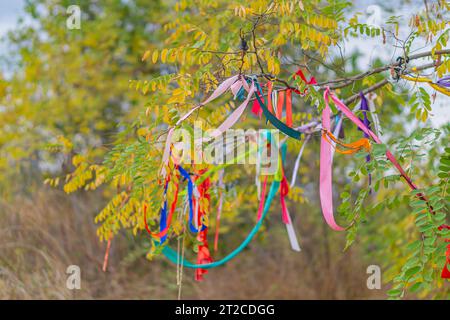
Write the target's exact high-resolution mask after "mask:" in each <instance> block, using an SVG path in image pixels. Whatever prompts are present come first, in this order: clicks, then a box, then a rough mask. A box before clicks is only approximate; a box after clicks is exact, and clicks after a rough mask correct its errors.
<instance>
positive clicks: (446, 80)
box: [436, 75, 450, 88]
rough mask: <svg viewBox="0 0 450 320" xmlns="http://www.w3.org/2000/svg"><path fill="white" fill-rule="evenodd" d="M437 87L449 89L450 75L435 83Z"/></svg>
mask: <svg viewBox="0 0 450 320" xmlns="http://www.w3.org/2000/svg"><path fill="white" fill-rule="evenodd" d="M436 83H437V84H438V85H440V86H441V87H444V88H450V75H447V76H444V77H443V78H441V79H439V80H438V81H436Z"/></svg>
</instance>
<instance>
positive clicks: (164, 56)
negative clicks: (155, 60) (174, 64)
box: [161, 48, 169, 63]
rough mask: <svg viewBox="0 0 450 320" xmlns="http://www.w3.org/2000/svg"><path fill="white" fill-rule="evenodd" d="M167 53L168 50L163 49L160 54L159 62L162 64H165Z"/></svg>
mask: <svg viewBox="0 0 450 320" xmlns="http://www.w3.org/2000/svg"><path fill="white" fill-rule="evenodd" d="M168 52H169V50H167V49H166V48H165V49H163V51H162V52H161V62H162V63H166V58H167V53H168Z"/></svg>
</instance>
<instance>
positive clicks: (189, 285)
mask: <svg viewBox="0 0 450 320" xmlns="http://www.w3.org/2000/svg"><path fill="white" fill-rule="evenodd" d="M98 198H99V197H98V196H96V195H95V194H93V195H88V196H87V195H72V196H67V195H65V194H62V193H61V192H58V191H53V190H48V189H43V190H41V191H39V192H36V193H35V194H34V195H33V196H32V197H28V198H25V197H23V196H20V197H17V199H15V201H13V202H10V203H1V204H0V298H1V299H176V297H177V290H178V288H177V286H176V283H175V273H176V268H175V266H173V265H170V264H169V263H167V262H166V261H164V260H163V259H157V261H153V262H149V261H147V260H146V259H145V258H144V255H145V250H144V249H143V247H145V245H146V242H145V241H143V239H134V238H132V237H131V236H129V235H126V234H124V235H121V236H119V237H118V238H116V239H115V240H114V241H113V245H112V249H111V257H110V265H109V271H108V272H107V273H103V272H102V271H101V270H100V268H101V264H102V260H103V254H104V250H105V244H103V243H99V241H98V239H97V237H96V234H95V230H96V226H95V225H94V223H93V216H94V214H95V212H97V210H98V209H99V205H100V204H99V201H98ZM293 214H295V213H293ZM272 224H273V225H272V226H270V228H271V229H270V232H268V233H267V238H266V239H264V241H262V242H261V241H258V242H257V243H252V245H251V247H250V249H249V250H248V251H247V253H244V254H241V255H240V256H239V257H238V258H237V259H235V260H233V261H232V262H230V263H229V264H228V265H226V266H225V267H222V268H218V269H215V270H210V272H209V274H207V275H206V276H205V280H204V281H203V282H195V281H194V280H193V271H192V270H185V272H184V277H183V279H184V282H183V298H186V299H188V298H190V299H355V298H362V299H364V298H383V295H382V293H380V292H374V291H370V290H368V289H367V288H366V277H367V275H366V273H365V268H366V267H365V265H364V264H363V263H362V262H361V261H360V259H358V258H357V257H359V255H358V254H357V253H356V252H353V251H349V252H347V253H345V254H343V253H342V252H341V248H342V246H341V243H338V244H337V243H336V239H329V237H330V234H329V232H328V231H326V230H323V232H322V231H321V232H320V233H317V234H314V233H312V232H311V229H312V228H311V222H308V221H303V222H302V225H301V226H300V225H299V226H298V227H299V228H300V227H301V230H300V233H301V235H302V237H301V245H302V247H303V251H302V252H301V253H293V252H292V251H290V250H289V249H288V244H287V240H286V236H285V234H284V230H283V229H282V228H280V227H278V226H277V224H276V223H275V222H274V223H272ZM224 238H225V237H223V239H224ZM230 241H234V242H236V241H239V239H232V240H230V239H224V240H223V241H222V244H221V245H222V246H226V245H227V243H230ZM226 249H229V248H224V251H225V250H226ZM220 254H222V252H220ZM72 264H75V265H78V266H80V268H81V277H82V283H81V286H82V289H81V290H68V289H67V288H66V279H67V275H66V273H65V272H66V268H67V267H68V266H69V265H72Z"/></svg>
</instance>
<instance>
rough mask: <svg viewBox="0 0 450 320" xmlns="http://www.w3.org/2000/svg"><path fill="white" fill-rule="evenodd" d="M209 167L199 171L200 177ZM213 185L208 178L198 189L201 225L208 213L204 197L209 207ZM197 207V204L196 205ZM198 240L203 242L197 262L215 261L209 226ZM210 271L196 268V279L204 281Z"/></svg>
mask: <svg viewBox="0 0 450 320" xmlns="http://www.w3.org/2000/svg"><path fill="white" fill-rule="evenodd" d="M206 171H207V169H203V170H200V171H199V172H198V174H199V175H198V176H197V178H198V177H200V176H201V175H202V174H203V173H205V172H206ZM210 186H211V181H210V179H209V178H206V179H205V180H204V181H203V182H202V183H201V184H200V185H198V187H197V188H198V191H199V193H200V197H199V199H198V201H200V204H202V205H199V214H198V221H197V223H198V225H201V224H202V223H203V222H202V217H203V216H204V215H206V214H207V211H208V209H207V208H204V207H203V204H204V202H203V203H202V199H206V201H207V206H208V208H209V201H210V199H211V196H210V194H209V188H210ZM194 207H195V205H194ZM197 240H198V241H199V242H201V243H202V244H200V245H199V246H198V253H197V264H206V263H211V262H213V259H212V258H211V253H210V252H209V247H208V228H205V229H204V230H203V231H200V232H199V233H198V235H197ZM206 273H208V270H206V269H196V270H195V280H196V281H202V280H203V275H204V274H206Z"/></svg>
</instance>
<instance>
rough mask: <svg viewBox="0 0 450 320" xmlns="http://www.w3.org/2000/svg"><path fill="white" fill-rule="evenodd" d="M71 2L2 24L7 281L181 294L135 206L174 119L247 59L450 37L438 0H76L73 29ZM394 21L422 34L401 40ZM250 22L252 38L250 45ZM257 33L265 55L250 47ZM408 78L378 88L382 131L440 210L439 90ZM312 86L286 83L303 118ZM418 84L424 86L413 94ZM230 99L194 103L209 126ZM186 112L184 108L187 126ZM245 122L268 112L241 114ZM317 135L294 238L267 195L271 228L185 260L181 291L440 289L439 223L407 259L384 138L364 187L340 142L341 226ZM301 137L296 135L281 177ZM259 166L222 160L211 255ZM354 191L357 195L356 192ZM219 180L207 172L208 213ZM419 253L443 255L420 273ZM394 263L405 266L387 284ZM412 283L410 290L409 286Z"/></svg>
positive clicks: (33, 294) (325, 56)
mask: <svg viewBox="0 0 450 320" xmlns="http://www.w3.org/2000/svg"><path fill="white" fill-rule="evenodd" d="M72 4H74V3H73V1H56V0H35V1H27V4H26V7H25V12H26V15H27V17H28V18H29V19H30V20H31V21H32V23H31V24H30V23H18V25H17V28H15V29H14V30H13V31H11V32H10V33H9V34H8V36H7V38H6V39H4V41H5V42H6V43H7V48H8V50H7V52H6V53H5V54H3V56H2V60H1V62H2V70H3V72H2V74H0V81H1V82H0V94H1V102H0V193H1V195H2V201H1V203H0V227H1V228H0V243H1V245H0V246H1V247H2V248H1V250H0V297H1V298H19V299H20V298H63V299H69V298H125V299H126V298H145V299H166V298H176V294H177V291H178V288H177V285H176V278H175V277H176V276H175V273H176V267H175V266H174V265H171V264H170V263H169V262H167V261H165V259H164V258H163V257H160V256H153V255H152V254H151V253H152V248H151V243H150V241H149V239H148V237H147V235H146V234H145V231H143V227H144V225H143V221H142V204H143V203H144V202H145V203H148V204H150V206H151V210H150V217H151V218H152V219H154V222H156V221H157V217H158V208H159V206H160V205H161V197H162V190H161V188H160V187H159V185H158V184H157V181H156V176H157V173H158V170H159V165H160V161H161V153H162V147H163V142H164V137H165V136H164V134H163V133H164V130H165V129H166V128H167V126H168V125H171V124H173V123H175V122H176V120H177V119H179V117H180V116H181V115H182V114H184V113H185V112H186V111H188V110H190V109H191V108H192V107H193V106H195V105H196V103H198V102H199V101H200V100H201V99H202V97H204V96H205V95H206V94H207V93H208V92H210V91H211V90H212V89H213V88H214V87H215V86H216V85H217V84H218V83H219V82H221V81H222V80H223V79H224V78H226V77H228V76H230V75H232V74H235V73H238V72H239V71H240V70H242V72H244V73H245V74H253V73H258V74H260V73H261V72H262V70H260V69H261V67H262V68H263V70H264V71H265V72H267V73H268V74H272V75H274V76H277V77H279V78H280V79H286V80H288V81H289V82H290V83H291V84H295V85H299V86H301V87H302V85H301V84H300V82H299V81H298V80H297V81H295V80H293V79H292V78H291V75H292V74H293V73H294V72H295V71H296V70H297V69H298V68H299V67H301V68H303V70H304V71H305V72H307V73H310V74H312V75H314V76H315V77H316V78H317V80H318V81H319V82H321V81H327V80H331V79H336V78H342V77H349V76H353V75H356V74H359V73H360V72H364V71H366V70H367V69H369V68H374V67H379V66H383V65H386V64H388V63H390V62H391V61H389V60H386V58H385V57H383V56H381V55H380V57H377V53H376V52H375V53H374V57H373V59H372V61H371V65H370V66H369V65H367V64H362V66H361V63H360V60H361V54H360V53H358V51H350V50H348V51H345V50H344V51H343V50H342V49H343V48H344V47H345V45H347V44H348V43H352V42H353V43H354V42H358V41H367V39H371V40H370V41H374V42H376V43H379V44H380V45H382V46H384V47H385V48H386V50H389V51H392V52H396V51H395V49H394V46H395V45H397V46H401V49H399V51H397V55H402V54H403V53H404V52H402V50H406V54H410V53H416V52H422V50H423V51H426V50H441V49H445V48H446V41H447V39H448V24H446V22H445V21H448V19H446V16H448V5H446V4H445V3H444V1H434V2H433V3H432V4H433V6H431V3H430V6H429V7H427V8H425V7H422V8H421V9H420V10H418V11H417V12H409V13H408V15H407V16H396V13H395V11H394V12H392V8H384V9H385V10H386V11H387V12H389V10H391V12H390V13H392V16H391V17H389V18H388V19H386V21H387V22H386V21H384V22H385V24H384V25H383V27H374V26H372V25H368V24H366V23H365V22H364V21H363V22H361V21H359V20H358V19H361V14H358V13H357V10H356V9H355V8H354V7H353V4H352V3H351V2H347V1H342V0H336V1H328V2H325V1H316V0H304V1H275V2H273V1H266V0H258V1H222V0H216V1H203V0H197V1H194V0H182V1H174V0H173V1H172V0H171V1H145V0H133V1H121V0H102V1H76V4H78V5H79V6H80V8H81V12H82V26H81V29H80V30H69V29H67V27H66V19H67V17H68V15H67V13H66V9H67V7H68V6H70V5H72ZM406 5H409V2H408V1H406ZM411 20H413V21H414V23H413V24H411ZM417 21H419V22H418V23H417ZM399 30H400V31H402V30H403V31H405V30H406V31H411V34H413V36H409V37H408V40H407V41H405V39H403V40H401V39H400V38H401V36H400V35H399ZM253 32H254V34H253ZM242 33H243V34H244V36H245V38H246V39H247V41H248V46H249V50H248V51H249V54H247V55H245V56H244V57H243V58H242V56H241V51H240V49H241V48H240V35H241V34H242ZM406 35H408V32H406ZM253 40H254V41H253ZM424 42H425V43H426V46H423V43H424ZM255 48H256V49H257V51H258V57H259V59H257V55H256V54H255V53H253V54H252V53H251V52H255V51H256V50H255ZM418 50H419V51H418ZM395 58H396V57H394V59H395ZM434 58H435V57H434ZM441 59H442V61H443V63H442V64H441V65H440V67H438V68H437V69H435V70H434V76H436V75H438V76H442V75H443V74H446V73H448V69H449V63H448V61H449V60H448V55H447V56H441ZM258 60H259V61H258ZM430 61H431V60H430V57H429V58H428V60H425V62H430ZM261 64H262V66H261ZM389 77H390V75H389V73H388V72H385V73H383V74H374V75H370V76H368V77H364V78H363V79H361V80H358V81H353V82H352V83H351V85H348V86H345V87H342V88H339V89H336V92H337V94H338V95H339V96H341V97H343V98H346V97H349V96H351V95H353V94H355V93H357V92H359V91H360V90H362V89H364V88H367V87H369V86H371V85H374V84H375V83H377V82H378V81H380V80H382V79H384V78H389ZM405 86H406V84H405V83H404V82H395V81H391V83H389V84H388V85H386V86H385V87H383V88H382V89H380V90H378V91H377V92H376V93H377V98H376V100H375V101H376V105H377V108H378V110H379V112H378V116H379V117H380V121H381V123H382V129H383V132H384V136H383V140H384V142H386V143H387V144H388V145H389V147H390V148H392V149H393V151H394V154H396V155H399V158H400V161H401V162H402V164H404V165H406V166H407V169H408V173H409V174H410V175H412V176H413V178H414V181H416V183H417V184H419V185H421V186H423V187H424V188H425V187H426V188H432V187H433V186H438V187H439V190H437V191H436V190H434V191H433V190H427V192H428V191H429V192H430V193H431V194H432V193H433V192H435V193H436V192H439V197H437V199H436V203H435V207H440V204H441V203H444V206H443V207H442V208H440V209H441V211H442V212H444V213H446V212H447V210H448V209H447V204H446V203H448V196H447V195H446V188H447V181H448V170H446V168H447V167H446V164H445V163H444V162H443V161H442V159H444V160H445V159H447V158H448V153H447V154H446V153H445V152H444V147H445V146H448V130H449V128H448V124H445V125H444V126H443V127H442V128H434V127H435V126H434V125H433V124H432V122H431V121H430V119H428V117H429V116H430V115H433V111H432V108H433V103H434V93H433V92H430V93H428V92H427V91H425V92H423V90H422V91H421V90H419V88H418V86H410V87H406V88H405ZM310 91H311V92H310V94H309V95H308V97H307V98H306V99H302V98H299V97H295V98H294V105H293V107H294V114H295V116H294V121H295V123H296V124H298V125H301V124H304V123H307V122H310V121H311V120H312V119H316V118H318V117H319V114H320V113H319V111H320V110H321V107H322V105H321V103H319V105H318V107H316V102H319V101H320V96H321V92H318V91H315V90H313V89H312V88H311V89H310ZM412 95H416V96H417V98H416V99H415V102H414V103H411V101H410V97H411V96H412ZM419 95H420V97H422V96H423V98H420V97H419ZM227 99H228V100H225V99H220V100H219V101H218V102H217V103H216V102H215V103H214V104H213V105H212V106H208V107H207V108H202V110H201V111H200V112H199V114H198V117H197V120H201V121H202V122H203V124H204V128H212V127H215V126H217V125H218V124H219V123H221V122H222V121H223V119H224V118H225V116H226V112H227V111H229V110H230V109H231V108H233V107H235V104H234V102H233V101H232V100H231V99H229V97H227ZM447 99H448V98H447ZM447 101H448V100H447ZM414 105H415V107H414ZM418 110H420V112H419V113H418ZM425 113H426V116H424V114H425ZM417 119H421V120H422V121H421V122H418V121H417ZM192 121H193V119H192ZM192 121H191V120H188V121H186V123H185V124H183V125H184V126H185V127H186V128H188V127H190V126H191V125H192ZM238 127H240V128H248V127H252V128H259V127H267V125H266V124H265V123H263V121H260V120H259V119H258V118H256V117H253V116H252V115H250V114H247V115H245V116H244V120H243V121H240V122H239V124H238ZM344 128H345V135H346V139H347V140H348V141H353V140H355V139H357V138H359V137H360V136H361V132H359V131H357V130H356V129H355V128H353V126H352V125H351V123H350V122H349V121H348V120H345V121H344ZM319 142H320V135H319V134H317V135H314V136H313V137H312V139H311V142H310V143H309V144H308V146H307V147H306V150H305V154H304V155H303V158H302V162H301V167H300V171H299V176H298V179H297V185H296V187H295V188H293V189H292V190H291V192H290V198H289V203H288V204H289V208H290V212H291V215H292V216H293V219H294V224H295V226H296V228H297V230H298V231H299V235H300V244H301V246H302V249H303V250H302V252H301V253H295V252H292V251H291V250H290V249H289V245H288V242H287V239H286V235H285V231H284V226H283V225H282V222H281V217H280V215H279V214H278V213H279V212H280V208H279V205H278V204H274V206H273V208H272V210H271V214H270V216H269V219H268V221H266V223H265V226H264V230H263V232H261V233H260V234H259V235H258V237H257V239H255V240H254V241H253V242H252V244H251V245H250V246H249V249H248V250H246V251H244V253H242V254H241V255H239V256H238V257H237V258H236V259H235V260H233V261H232V262H230V263H228V264H227V265H226V266H225V267H222V268H217V269H214V270H211V271H210V272H209V274H208V275H207V276H206V279H205V280H204V281H203V282H195V281H193V277H192V275H193V272H192V271H190V270H185V276H184V277H183V279H184V281H183V295H182V297H183V298H193V299H196V298H201V299H206V298H229V299H233V298H234V299H250V298H254V299H271V298H273V299H277V298H278V299H285V298H290V299H297V298H306V299H314V298H316V299H317V298H318V299H325V298H327V299H354V298H384V297H386V292H387V291H388V290H389V289H391V291H390V296H392V297H397V296H401V295H403V296H404V297H406V298H417V297H428V298H446V297H448V294H449V291H448V290H449V289H448V284H446V283H445V282H443V281H442V280H440V279H439V274H440V270H441V269H442V265H443V261H442V256H443V253H444V250H443V248H444V247H443V245H442V244H443V241H442V240H443V237H444V235H445V234H439V235H437V234H436V235H434V234H433V239H436V241H435V242H433V243H432V244H430V245H431V246H432V249H433V252H432V253H430V257H429V258H427V257H428V256H424V255H421V256H420V259H418V260H420V262H417V261H415V260H414V259H413V258H414V257H415V254H416V253H411V252H410V251H408V250H407V247H408V245H410V244H411V243H413V242H414V241H416V240H417V239H420V233H419V232H418V231H417V229H418V228H417V223H416V222H415V219H414V214H412V212H413V207H411V205H410V203H411V201H413V200H412V199H413V198H414V197H413V194H410V193H409V191H408V190H407V186H406V185H405V184H404V183H403V182H399V181H400V179H399V177H398V176H397V175H396V174H395V173H394V172H393V171H389V166H387V165H386V164H385V163H383V159H381V158H382V157H381V156H382V154H383V152H382V150H381V152H380V151H378V153H379V156H380V157H379V158H380V159H378V158H377V159H376V160H374V161H373V162H372V165H371V166H372V167H371V168H370V169H369V170H371V171H372V172H373V174H374V177H375V179H374V183H377V182H378V183H379V185H380V188H379V189H378V190H377V192H374V193H373V194H372V195H368V186H367V169H364V168H365V165H364V164H365V161H364V157H348V156H340V155H338V156H336V158H335V166H334V170H335V171H334V190H335V197H336V199H335V202H336V203H337V201H338V200H339V201H343V204H342V205H341V207H340V208H339V212H340V214H341V217H340V218H339V219H342V220H348V221H352V220H354V219H355V210H358V211H359V213H361V214H358V216H359V218H358V220H357V222H356V223H355V224H354V227H353V228H351V229H350V230H349V231H348V232H347V236H345V234H340V233H335V232H333V231H331V230H330V229H329V228H328V226H327V225H326V224H325V222H324V221H323V218H322V216H321V211H320V205H319V202H318V192H317V190H318V178H319V177H318V171H319V170H318V168H319V163H318V160H319V159H318V154H319ZM302 143H303V142H302V141H300V142H298V141H292V140H289V142H288V155H287V159H286V170H287V174H288V177H289V176H290V174H291V173H292V169H293V168H292V166H293V163H294V162H295V158H296V155H297V152H298V150H299V148H300V146H301V144H302ZM445 157H447V158H445ZM378 160H379V161H378ZM351 168H353V169H351ZM440 172H441V173H442V175H440V176H439V177H438V174H439V173H440ZM254 174H255V172H254V168H252V167H245V166H235V167H232V168H231V169H227V171H226V177H225V181H224V182H225V185H226V186H227V187H226V192H225V203H226V204H225V207H224V211H223V223H222V225H221V240H220V243H219V251H218V252H214V253H213V255H214V256H217V257H220V256H223V255H225V254H226V253H227V252H229V251H230V249H232V248H235V247H236V246H237V245H238V244H239V243H240V242H241V241H242V239H243V237H244V235H245V234H246V233H247V232H248V230H249V229H250V226H251V225H253V223H254V219H255V214H254V213H255V210H256V204H257V198H256V188H255V186H254V183H253V181H254ZM215 178H216V177H215ZM44 182H45V184H44ZM87 191H90V192H87ZM339 193H342V194H341V197H339ZM361 195H364V196H363V197H364V198H365V199H364V205H362V206H361V205H360V206H358V205H355V201H356V200H357V199H358V197H359V196H361ZM217 198H218V192H217V188H216V187H214V189H213V193H212V199H211V214H213V213H214V212H215V210H216V207H217V202H218V201H217ZM356 202H357V201H356ZM346 204H348V205H346ZM95 217H96V219H95V222H96V223H94V218H95ZM443 219H444V221H445V219H446V217H445V215H444V218H443ZM213 220H214V219H210V221H211V229H212V230H213V229H214V221H213ZM441 220H442V217H441ZM415 224H416V225H415ZM154 227H155V226H154ZM111 234H113V235H114V238H113V242H112V247H111V253H110V261H109V267H108V271H107V272H106V273H103V272H102V271H101V264H102V261H103V254H104V250H105V246H106V245H105V242H100V241H99V236H100V239H101V240H107V239H108V238H109V236H110V235H111ZM430 237H431V235H430ZM355 239H356V241H355V242H354V243H353V241H354V240H355ZM191 240H192V239H191ZM351 243H353V245H352V246H350V247H349V248H348V249H346V250H345V251H344V248H345V247H346V244H347V245H350V244H351ZM434 248H436V249H434ZM189 249H190V251H192V248H190V247H189ZM188 254H190V255H193V254H194V253H193V252H188ZM424 257H425V258H424ZM146 258H147V259H146ZM148 259H151V260H152V261H151V262H149V261H148ZM424 259H425V260H426V261H423V260H424ZM411 261H413V262H411ZM408 263H410V265H408ZM419 263H420V265H421V268H422V269H421V271H420V273H417V274H414V277H413V278H412V279H410V278H411V277H408V279H406V280H405V272H408V270H411V267H413V268H415V267H416V266H418V265H419ZM427 263H428V264H427ZM70 264H76V265H79V266H80V267H81V270H82V290H80V291H70V290H67V289H66V287H65V279H66V275H65V270H66V268H67V266H68V265H70ZM373 264H374V265H379V266H380V267H381V268H382V270H383V286H382V290H369V289H367V286H366V280H367V277H368V275H367V274H366V268H367V266H368V265H373ZM405 265H407V268H406V269H405ZM427 270H433V273H432V274H431V275H428V274H425V273H426V271H427ZM396 277H397V278H398V277H400V278H398V279H400V281H397V283H395V282H394V284H393V283H392V280H393V279H395V278H396ZM410 280H411V281H410ZM416 283H419V285H416ZM414 285H416V288H414V289H415V290H413V291H416V292H408V293H406V291H405V290H404V289H410V288H411V287H412V286H414Z"/></svg>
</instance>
